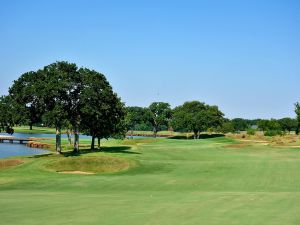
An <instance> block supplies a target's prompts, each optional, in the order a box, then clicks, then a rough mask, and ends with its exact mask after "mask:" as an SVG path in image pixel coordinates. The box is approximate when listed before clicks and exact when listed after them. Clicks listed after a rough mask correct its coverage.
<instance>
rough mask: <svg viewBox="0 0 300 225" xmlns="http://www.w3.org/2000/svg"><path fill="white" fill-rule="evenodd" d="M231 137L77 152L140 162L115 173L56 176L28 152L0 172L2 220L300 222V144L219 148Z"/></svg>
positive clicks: (131, 224)
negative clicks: (299, 147) (22, 159)
mask: <svg viewBox="0 0 300 225" xmlns="http://www.w3.org/2000/svg"><path fill="white" fill-rule="evenodd" d="M139 141H140V140H139ZM231 142H232V141H230V140H229V139H225V138H218V139H206V140H189V141H187V140H160V141H159V142H156V143H147V144H142V145H140V144H137V145H133V146H132V148H131V149H126V147H121V146H119V147H112V148H106V149H105V150H106V151H107V152H102V153H90V154H85V155H83V156H80V157H97V156H102V155H106V156H118V157H123V158H128V159H132V160H136V161H137V162H138V164H139V166H138V167H135V168H133V169H131V170H129V171H126V172H120V173H116V174H102V175H101V174H98V175H70V174H57V173H54V172H50V171H47V170H46V169H45V168H44V165H45V164H47V163H49V160H52V158H51V157H40V158H34V159H32V158H28V159H26V162H25V163H24V164H22V165H19V166H17V167H15V168H10V169H6V170H2V171H0V199H1V200H0V208H1V210H0V218H1V224H6V225H9V224H30V225H33V224H72V225H74V224H105V225H106V224H118V225H120V224H121V225H126V224H129V225H141V224H145V225H146V224H149V225H150V224H151V225H155V224H157V225H158V224H162V225H169V224H170V225H174V224H180V225H183V224H191V225H195V224H205V225H212V224H215V225H227V224H232V225H233V224H236V225H250V224H251V225H252V224H253V225H258V224H264V225H268V224H278V225H282V224H285V225H290V224H300V214H299V211H300V192H299V190H300V173H299V171H300V152H299V150H297V149H288V148H272V147H268V146H259V145H257V146H254V147H253V146H252V147H251V146H250V147H246V148H242V149H230V148H223V147H222V146H224V145H228V144H232V143H231ZM105 144H106V145H109V144H110V143H109V142H106V143H105ZM127 144H132V143H127ZM114 145H116V143H114Z"/></svg>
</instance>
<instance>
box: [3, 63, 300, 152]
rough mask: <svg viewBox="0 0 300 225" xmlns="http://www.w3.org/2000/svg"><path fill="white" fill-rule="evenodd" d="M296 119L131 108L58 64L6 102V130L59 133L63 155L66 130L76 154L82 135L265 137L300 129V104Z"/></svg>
mask: <svg viewBox="0 0 300 225" xmlns="http://www.w3.org/2000/svg"><path fill="white" fill-rule="evenodd" d="M295 113H296V115H297V116H296V119H292V118H283V119H280V120H275V119H271V120H262V119H256V120H246V119H242V118H235V119H232V120H229V119H226V118H225V117H224V114H223V112H221V111H220V110H219V108H218V107H217V106H211V105H208V104H205V103H204V102H199V101H189V102H185V103H184V104H182V105H180V106H177V107H175V108H173V109H172V108H171V106H170V104H169V103H167V102H153V103H151V104H150V105H149V107H138V106H134V107H126V106H125V104H124V103H122V101H121V99H120V98H119V97H118V95H117V94H116V93H115V92H114V91H113V89H112V87H111V85H110V84H109V82H108V81H107V79H106V77H105V76H104V75H103V74H101V73H99V72H97V71H95V70H90V69H88V68H84V67H82V68H78V67H77V65H76V64H74V63H68V62H65V61H60V62H55V63H52V64H50V65H47V66H45V67H43V68H42V69H39V70H37V71H30V72H26V73H24V74H22V75H21V76H20V77H19V78H18V79H17V80H15V81H14V82H13V85H12V86H11V87H10V88H9V94H8V95H7V96H1V97H0V130H4V131H6V132H7V133H12V132H13V130H12V127H13V126H15V125H28V126H29V127H30V129H32V126H33V125H37V124H43V125H44V126H47V127H55V129H56V151H57V152H58V153H60V152H61V130H62V129H65V130H66V133H67V135H68V140H69V143H70V144H71V138H70V134H71V133H73V134H74V143H73V145H74V151H75V152H78V151H79V134H80V133H83V134H87V135H90V136H91V137H92V141H91V149H94V148H95V140H96V139H97V140H98V148H100V140H101V139H102V138H109V137H125V135H126V133H129V134H130V135H133V131H134V130H151V131H153V135H154V137H156V136H157V133H158V132H159V131H161V130H174V131H180V132H192V133H193V134H194V138H195V139H197V138H199V134H200V133H201V132H204V131H214V132H222V133H228V132H240V131H249V132H250V131H252V130H256V129H259V130H262V131H264V132H265V133H270V134H279V133H280V132H291V131H295V132H296V133H297V134H299V129H300V105H299V103H296V104H295Z"/></svg>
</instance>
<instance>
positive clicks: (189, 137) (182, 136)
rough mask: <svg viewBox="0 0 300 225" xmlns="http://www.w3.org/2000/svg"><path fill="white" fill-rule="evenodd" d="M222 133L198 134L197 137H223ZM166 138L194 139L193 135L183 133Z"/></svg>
mask: <svg viewBox="0 0 300 225" xmlns="http://www.w3.org/2000/svg"><path fill="white" fill-rule="evenodd" d="M224 136H225V135H224V134H200V135H199V139H209V138H218V137H224ZM168 139H180V140H183V139H185V140H186V139H189V140H191V139H194V135H190V136H188V137H187V136H185V135H178V136H174V137H169V138H168Z"/></svg>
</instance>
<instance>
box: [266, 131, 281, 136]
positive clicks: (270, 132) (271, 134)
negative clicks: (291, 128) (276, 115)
mask: <svg viewBox="0 0 300 225" xmlns="http://www.w3.org/2000/svg"><path fill="white" fill-rule="evenodd" d="M264 135H265V136H277V135H283V132H282V131H281V130H267V131H265V133H264Z"/></svg>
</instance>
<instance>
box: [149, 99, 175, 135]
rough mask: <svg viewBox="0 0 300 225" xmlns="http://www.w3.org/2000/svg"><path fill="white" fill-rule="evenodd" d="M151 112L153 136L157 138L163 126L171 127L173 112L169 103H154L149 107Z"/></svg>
mask: <svg viewBox="0 0 300 225" xmlns="http://www.w3.org/2000/svg"><path fill="white" fill-rule="evenodd" d="M149 110H150V115H151V119H150V123H151V124H152V128H153V134H154V137H155V138H156V136H157V132H158V131H160V128H161V127H162V126H167V127H168V126H169V122H170V120H171V117H172V110H171V107H170V104H169V103H166V102H153V103H152V104H151V105H150V106H149Z"/></svg>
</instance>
